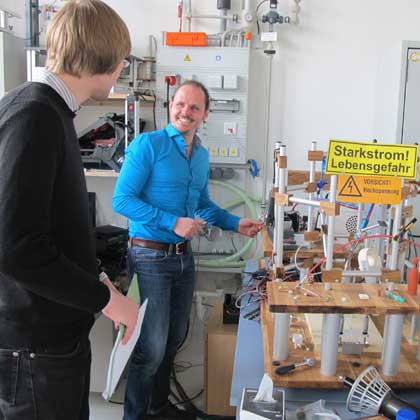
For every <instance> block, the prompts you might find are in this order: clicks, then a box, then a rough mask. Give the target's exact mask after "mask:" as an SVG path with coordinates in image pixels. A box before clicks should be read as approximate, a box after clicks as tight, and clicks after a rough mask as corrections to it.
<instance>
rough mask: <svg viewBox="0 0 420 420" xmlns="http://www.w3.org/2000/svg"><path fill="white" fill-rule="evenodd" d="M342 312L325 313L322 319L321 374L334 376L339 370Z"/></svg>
mask: <svg viewBox="0 0 420 420" xmlns="http://www.w3.org/2000/svg"><path fill="white" fill-rule="evenodd" d="M340 323H341V319H340V314H324V318H323V321H322V342H321V375H325V376H332V375H335V373H336V371H337V354H338V340H339V335H340Z"/></svg>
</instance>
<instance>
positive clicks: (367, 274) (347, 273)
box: [341, 270, 382, 277]
mask: <svg viewBox="0 0 420 420" xmlns="http://www.w3.org/2000/svg"><path fill="white" fill-rule="evenodd" d="M341 276H342V277H381V276H382V273H381V272H380V271H360V270H346V271H343V272H342V273H341Z"/></svg>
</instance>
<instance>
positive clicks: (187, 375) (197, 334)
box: [90, 311, 208, 420]
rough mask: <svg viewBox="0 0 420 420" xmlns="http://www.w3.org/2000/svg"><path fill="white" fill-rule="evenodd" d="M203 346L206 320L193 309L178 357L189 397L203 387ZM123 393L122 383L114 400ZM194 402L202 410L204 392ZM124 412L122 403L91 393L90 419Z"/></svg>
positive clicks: (106, 419)
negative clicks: (188, 329)
mask: <svg viewBox="0 0 420 420" xmlns="http://www.w3.org/2000/svg"><path fill="white" fill-rule="evenodd" d="M207 312H208V311H207ZM203 346H204V322H203V321H201V320H200V319H198V317H197V316H196V312H195V311H193V313H192V317H191V327H190V333H189V335H188V337H187V339H186V341H185V343H184V345H183V347H182V348H181V351H180V352H179V353H178V356H177V359H176V363H177V365H178V366H179V369H178V370H179V372H178V374H177V377H178V381H179V382H180V383H181V384H182V386H183V387H184V389H185V391H186V393H187V395H188V396H189V397H192V396H194V395H196V394H197V393H198V392H200V391H201V390H202V389H203V377H204V375H203ZM123 394H124V391H123V386H121V385H120V386H119V388H118V389H117V392H116V393H115V395H114V396H113V398H112V400H113V401H122V399H123ZM194 404H195V405H196V406H197V407H198V408H199V409H201V410H202V409H203V408H204V399H203V394H201V395H200V396H199V397H198V398H197V399H196V400H194ZM122 412H123V405H122V404H118V403H110V402H107V401H105V400H103V399H102V396H101V394H100V393H91V395H90V413H91V414H90V420H120V419H122Z"/></svg>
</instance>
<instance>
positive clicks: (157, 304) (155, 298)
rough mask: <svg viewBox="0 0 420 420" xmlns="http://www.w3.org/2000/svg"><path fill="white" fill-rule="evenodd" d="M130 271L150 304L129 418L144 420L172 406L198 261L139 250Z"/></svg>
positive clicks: (133, 252) (132, 372) (134, 368)
mask: <svg viewBox="0 0 420 420" xmlns="http://www.w3.org/2000/svg"><path fill="white" fill-rule="evenodd" d="M128 267H129V273H130V275H132V274H133V273H134V271H135V272H136V273H137V279H138V282H139V290H140V297H141V301H142V302H144V300H145V299H146V298H147V299H149V302H148V306H147V310H146V314H145V318H144V321H143V326H142V330H141V334H140V338H139V340H138V342H137V344H136V347H135V349H134V352H133V355H132V358H131V363H130V366H129V371H128V378H127V388H126V393H125V403H124V417H123V419H124V420H143V419H144V418H145V417H146V415H147V414H152V413H156V412H158V411H160V410H161V409H163V408H165V407H166V406H167V404H168V396H169V390H170V389H169V387H170V371H171V368H172V365H173V362H174V359H175V355H176V353H177V349H178V347H179V345H180V344H181V343H182V340H183V339H184V337H185V334H186V331H187V325H188V319H189V316H190V309H191V303H192V297H193V292H194V258H193V255H192V254H191V253H186V254H183V255H175V254H173V255H168V254H167V252H166V251H158V250H154V249H149V248H143V247H139V246H133V247H132V248H131V249H130V250H129V253H128Z"/></svg>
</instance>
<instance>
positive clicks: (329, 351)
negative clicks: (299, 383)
mask: <svg viewBox="0 0 420 420" xmlns="http://www.w3.org/2000/svg"><path fill="white" fill-rule="evenodd" d="M330 183H331V184H330V202H331V203H335V200H336V196H337V175H332V176H331V180H330ZM334 230H335V216H328V239H327V260H326V262H325V267H326V269H327V270H331V269H332V267H333V252H334ZM340 323H341V320H340V314H324V318H323V321H322V344H321V375H326V376H330V375H335V373H336V370H337V354H338V340H339V336H340Z"/></svg>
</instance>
